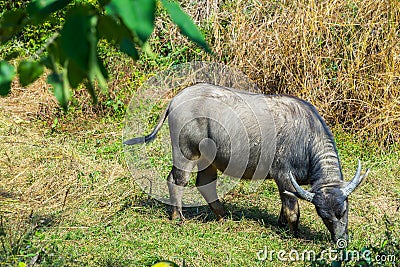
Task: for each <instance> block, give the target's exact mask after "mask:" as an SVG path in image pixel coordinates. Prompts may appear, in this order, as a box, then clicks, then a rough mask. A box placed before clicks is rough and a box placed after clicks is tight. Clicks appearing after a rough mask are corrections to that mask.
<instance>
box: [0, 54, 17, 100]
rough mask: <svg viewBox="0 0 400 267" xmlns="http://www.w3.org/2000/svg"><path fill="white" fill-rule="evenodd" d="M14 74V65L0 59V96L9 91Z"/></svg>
mask: <svg viewBox="0 0 400 267" xmlns="http://www.w3.org/2000/svg"><path fill="white" fill-rule="evenodd" d="M14 76H15V69H14V66H12V65H10V64H9V63H8V62H6V61H4V60H1V61H0V96H6V95H8V94H9V93H10V90H11V82H12V80H13V79H14Z"/></svg>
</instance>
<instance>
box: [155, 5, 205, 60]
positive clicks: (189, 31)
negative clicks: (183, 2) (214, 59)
mask: <svg viewBox="0 0 400 267" xmlns="http://www.w3.org/2000/svg"><path fill="white" fill-rule="evenodd" d="M161 2H162V4H163V6H164V8H165V9H166V10H167V12H168V14H169V16H170V17H171V19H172V21H173V22H174V23H175V24H176V25H177V26H178V27H179V29H180V30H181V32H182V34H184V35H185V36H187V37H188V38H189V39H190V40H192V41H193V42H195V43H196V44H197V45H198V46H200V47H201V48H203V49H204V50H205V51H206V52H208V53H211V50H210V48H209V47H208V44H207V42H206V41H205V39H204V37H203V35H202V33H201V32H200V30H199V28H198V27H197V26H196V24H194V22H193V21H192V19H191V18H190V16H189V15H188V14H186V13H185V12H184V11H183V10H182V9H181V7H180V6H179V4H178V3H176V2H174V1H169V0H162V1H161Z"/></svg>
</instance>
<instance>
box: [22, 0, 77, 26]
mask: <svg viewBox="0 0 400 267" xmlns="http://www.w3.org/2000/svg"><path fill="white" fill-rule="evenodd" d="M70 2H71V0H36V1H32V2H30V3H29V4H28V7H27V10H28V13H29V15H30V16H31V18H32V20H33V21H34V22H35V23H40V22H42V21H43V20H44V19H45V18H46V17H47V16H48V15H50V14H51V13H53V12H55V11H57V10H60V9H62V8H64V7H65V6H66V5H68V4H69V3H70Z"/></svg>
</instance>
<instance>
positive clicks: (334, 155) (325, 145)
mask: <svg viewBox="0 0 400 267" xmlns="http://www.w3.org/2000/svg"><path fill="white" fill-rule="evenodd" d="M309 178H310V184H311V186H313V187H314V186H316V185H320V186H323V185H328V184H336V183H341V182H342V181H343V175H342V170H341V166H340V160H339V156H338V152H337V148H336V145H335V142H334V140H333V137H332V135H331V134H330V133H329V134H326V135H324V136H322V137H320V138H319V139H317V140H314V142H313V145H312V153H311V157H310V173H309Z"/></svg>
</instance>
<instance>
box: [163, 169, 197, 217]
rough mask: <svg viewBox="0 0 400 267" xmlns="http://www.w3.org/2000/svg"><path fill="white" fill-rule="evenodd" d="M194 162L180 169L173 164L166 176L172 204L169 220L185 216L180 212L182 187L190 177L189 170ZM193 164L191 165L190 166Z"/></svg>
mask: <svg viewBox="0 0 400 267" xmlns="http://www.w3.org/2000/svg"><path fill="white" fill-rule="evenodd" d="M194 164H195V163H191V164H190V166H187V167H188V168H185V170H180V169H178V168H177V167H175V166H173V167H172V170H171V172H170V173H169V175H168V178H167V184H168V190H169V196H170V202H171V205H172V214H171V220H175V219H182V220H184V219H185V217H184V216H183V214H182V196H183V191H184V187H185V186H186V185H187V183H188V181H189V178H190V173H191V172H190V171H189V170H192V169H193V166H194ZM192 165H193V166H192Z"/></svg>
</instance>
